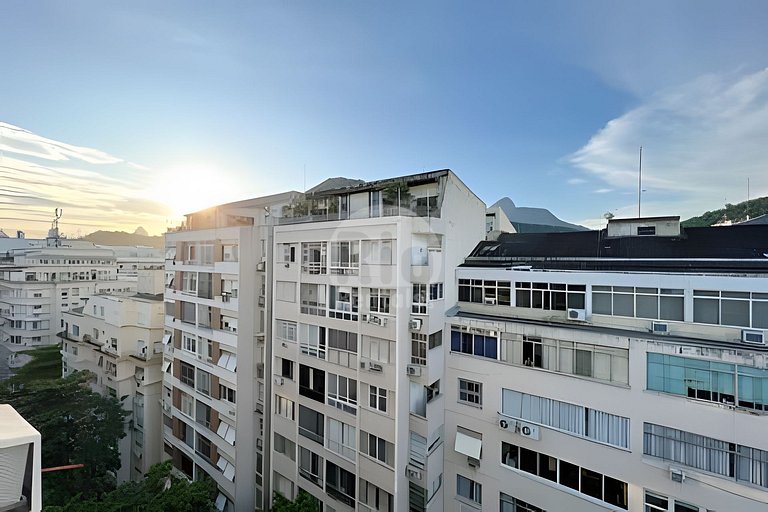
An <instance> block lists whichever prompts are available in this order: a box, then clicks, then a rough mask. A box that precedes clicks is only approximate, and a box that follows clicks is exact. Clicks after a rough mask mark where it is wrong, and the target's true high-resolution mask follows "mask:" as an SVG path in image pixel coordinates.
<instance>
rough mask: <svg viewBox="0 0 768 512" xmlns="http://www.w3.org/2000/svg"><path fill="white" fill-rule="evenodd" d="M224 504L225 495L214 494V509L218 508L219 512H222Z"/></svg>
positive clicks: (225, 500) (225, 501) (225, 502)
mask: <svg viewBox="0 0 768 512" xmlns="http://www.w3.org/2000/svg"><path fill="white" fill-rule="evenodd" d="M226 505H227V497H226V496H224V494H222V493H219V495H218V496H216V510H218V511H219V512H222V511H223V510H224V507H225V506H226Z"/></svg>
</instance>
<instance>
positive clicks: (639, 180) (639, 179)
mask: <svg viewBox="0 0 768 512" xmlns="http://www.w3.org/2000/svg"><path fill="white" fill-rule="evenodd" d="M642 193H643V146H640V164H639V166H638V168H637V218H638V219H639V218H640V217H642V215H640V202H641V195H642Z"/></svg>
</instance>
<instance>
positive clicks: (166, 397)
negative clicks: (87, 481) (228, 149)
mask: <svg viewBox="0 0 768 512" xmlns="http://www.w3.org/2000/svg"><path fill="white" fill-rule="evenodd" d="M294 195H295V193H285V194H280V195H274V196H268V197H262V198H257V199H251V200H247V201H240V202H236V203H229V204H225V205H221V206H217V207H215V208H211V209H208V210H204V211H201V212H197V213H193V214H190V215H187V216H186V222H185V224H184V225H183V226H182V227H181V228H180V229H178V230H177V231H174V232H169V233H167V234H166V245H167V252H166V258H167V259H166V267H165V268H166V273H167V280H166V291H165V308H166V311H165V328H166V337H165V340H164V341H166V344H165V351H164V360H163V366H162V368H163V370H164V375H163V378H164V380H163V443H164V452H165V454H166V456H167V457H170V458H171V459H172V460H173V464H174V467H175V468H177V470H178V471H180V472H182V473H183V474H184V475H186V476H187V477H189V478H192V479H194V478H198V477H200V476H201V475H203V474H207V475H209V476H210V477H211V478H213V480H214V481H215V482H216V484H217V486H218V488H219V495H218V497H217V499H216V506H217V508H218V509H219V510H238V511H239V510H254V509H258V510H260V509H262V508H263V504H262V501H263V497H264V492H263V479H264V476H263V472H264V462H263V461H264V444H263V437H264V408H263V403H264V352H265V329H266V326H267V318H268V315H269V307H268V305H269V302H268V301H267V298H266V296H267V272H266V271H267V258H268V253H269V248H270V241H269V239H270V233H271V226H272V225H273V224H274V220H273V219H274V217H275V216H277V215H280V213H281V212H282V208H283V206H285V205H287V204H289V203H290V202H291V200H292V199H293V197H294ZM235 446H237V448H235Z"/></svg>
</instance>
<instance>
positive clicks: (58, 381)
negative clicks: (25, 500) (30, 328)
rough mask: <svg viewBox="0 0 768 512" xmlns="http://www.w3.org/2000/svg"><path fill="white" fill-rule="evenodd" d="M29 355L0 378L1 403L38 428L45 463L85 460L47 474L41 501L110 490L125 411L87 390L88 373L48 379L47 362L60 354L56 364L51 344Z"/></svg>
mask: <svg viewBox="0 0 768 512" xmlns="http://www.w3.org/2000/svg"><path fill="white" fill-rule="evenodd" d="M54 348H56V349H57V352H58V348H57V347H54ZM38 352H39V353H38ZM31 354H32V355H33V357H34V359H33V360H32V361H31V362H30V363H28V364H27V365H26V366H25V367H23V368H22V370H21V371H20V372H19V373H18V374H17V375H15V376H14V377H12V378H11V379H9V380H8V381H5V382H3V383H0V402H3V403H9V404H11V405H12V406H13V407H14V408H15V409H16V410H17V411H18V412H19V414H21V415H22V416H23V417H24V418H25V419H26V420H27V421H28V422H29V423H30V424H31V425H32V426H33V427H35V428H36V429H37V430H38V431H39V432H40V435H41V437H42V451H41V458H42V465H43V467H54V466H64V465H68V464H84V467H83V468H81V469H73V470H65V471H56V472H52V473H45V474H44V476H43V502H44V503H48V504H63V503H67V502H68V501H69V500H70V499H71V498H72V497H74V496H79V497H80V499H85V500H87V499H90V498H96V497H98V496H101V495H102V494H104V493H106V492H109V491H112V490H113V489H114V488H115V483H116V482H115V478H114V473H115V472H116V471H117V469H118V468H119V467H120V454H119V451H118V444H117V443H118V440H119V439H120V438H122V437H123V436H124V435H125V432H124V420H125V416H126V412H125V411H123V409H122V407H121V406H120V403H119V402H118V401H117V400H115V399H114V398H112V397H105V396H101V395H99V394H97V393H94V392H93V391H91V389H90V383H91V381H92V380H93V374H92V373H90V372H77V373H74V374H72V375H70V376H68V377H66V378H63V379H62V378H50V375H51V374H52V372H51V371H50V368H51V367H53V366H56V365H58V368H59V369H60V368H61V356H60V355H59V356H58V363H56V362H55V358H52V357H51V354H52V350H51V348H50V347H45V348H43V349H38V350H35V351H31ZM44 368H48V370H46V371H43V370H42V369H44ZM36 370H38V371H36ZM59 371H60V370H59Z"/></svg>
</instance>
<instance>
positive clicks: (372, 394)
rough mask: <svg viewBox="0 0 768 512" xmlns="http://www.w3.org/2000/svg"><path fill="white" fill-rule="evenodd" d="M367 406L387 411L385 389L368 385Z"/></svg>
mask: <svg viewBox="0 0 768 512" xmlns="http://www.w3.org/2000/svg"><path fill="white" fill-rule="evenodd" d="M368 406H369V407H370V408H371V409H376V410H377V411H381V412H387V390H386V389H384V388H381V387H378V386H373V385H369V386H368Z"/></svg>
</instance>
